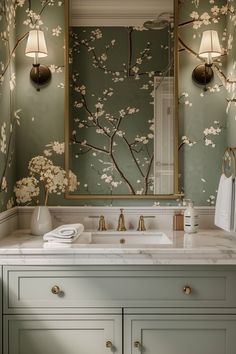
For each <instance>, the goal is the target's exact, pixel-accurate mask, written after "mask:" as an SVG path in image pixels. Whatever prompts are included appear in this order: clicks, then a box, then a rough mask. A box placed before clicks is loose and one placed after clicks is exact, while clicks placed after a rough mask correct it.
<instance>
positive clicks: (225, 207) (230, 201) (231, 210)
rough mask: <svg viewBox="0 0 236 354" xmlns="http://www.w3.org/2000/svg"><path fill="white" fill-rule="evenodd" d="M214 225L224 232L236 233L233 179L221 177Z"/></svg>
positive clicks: (235, 192) (235, 198)
mask: <svg viewBox="0 0 236 354" xmlns="http://www.w3.org/2000/svg"><path fill="white" fill-rule="evenodd" d="M215 225H216V226H218V227H220V228H221V229H224V230H226V231H233V232H236V188H235V177H234V176H230V177H226V176H225V174H222V175H221V178H220V183H219V188H218V193H217V200H216V210H215Z"/></svg>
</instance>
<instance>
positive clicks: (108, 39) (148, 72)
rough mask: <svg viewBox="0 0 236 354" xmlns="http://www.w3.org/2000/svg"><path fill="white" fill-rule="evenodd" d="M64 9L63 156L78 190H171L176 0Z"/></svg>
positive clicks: (86, 193) (143, 193)
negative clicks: (66, 89)
mask: <svg viewBox="0 0 236 354" xmlns="http://www.w3.org/2000/svg"><path fill="white" fill-rule="evenodd" d="M69 10H70V19H69V24H70V26H69V31H68V34H69V44H68V48H69V70H68V77H69V100H68V111H69V113H68V116H69V119H68V137H67V140H68V141H67V143H68V145H69V146H68V156H67V157H68V167H69V168H70V169H71V170H72V171H73V172H74V173H75V174H76V175H77V177H78V181H79V183H80V184H79V187H78V190H77V191H76V193H77V196H78V197H79V198H84V197H88V198H93V197H111V196H112V198H116V197H117V198H119V197H122V196H123V197H129V196H130V197H135V196H137V197H144V198H149V197H154V196H156V195H162V196H168V195H173V194H174V193H176V189H175V187H176V163H177V162H176V160H175V156H174V155H175V145H176V144H175V143H176V136H175V128H176V123H175V121H176V119H177V117H176V114H175V111H176V109H175V102H176V94H177V93H176V89H175V83H176V81H175V72H176V67H175V36H174V28H175V27H174V3H173V1H172V0H167V1H161V0H158V1H155V2H154V1H152V0H150V1H145V2H143V1H142V2H141V1H137V0H136V1H133V0H128V1H125V2H123V1H121V2H117V1H113V0H110V1H88V0H87V1H71V2H70V9H69ZM153 14H155V15H153Z"/></svg>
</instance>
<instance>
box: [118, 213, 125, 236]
mask: <svg viewBox="0 0 236 354" xmlns="http://www.w3.org/2000/svg"><path fill="white" fill-rule="evenodd" d="M123 210H124V209H120V216H119V219H118V226H117V231H126V227H125V217H124V214H123Z"/></svg>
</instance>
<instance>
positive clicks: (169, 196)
mask: <svg viewBox="0 0 236 354" xmlns="http://www.w3.org/2000/svg"><path fill="white" fill-rule="evenodd" d="M157 1H158V0H157ZM173 1H174V102H175V107H174V112H175V115H174V192H173V194H149V195H133V194H130V195H129V194H125V195H124V194H114V195H113V194H112V195H111V194H71V193H70V192H69V189H68V188H67V190H66V192H65V199H71V200H88V199H91V200H92V199H93V200H95V199H100V200H101V199H106V200H117V199H134V200H141V199H145V200H152V199H155V200H157V199H162V200H163V199H169V200H171V199H172V200H173V199H177V198H179V197H180V196H181V195H182V194H181V193H180V192H179V182H178V172H179V154H178V137H179V116H178V111H179V110H178V104H179V102H178V91H179V90H178V76H179V75H178V74H179V54H178V52H179V51H178V19H179V16H178V10H179V0H173ZM69 3H70V0H64V8H65V21H64V25H65V40H64V42H65V60H64V62H65V107H64V117H65V119H64V124H65V125H64V134H65V160H64V165H65V171H66V173H67V176H68V174H69V170H70V166H69V159H70V158H69V152H70V149H69V143H70V137H69V132H70V129H69V124H70V117H69V10H70V8H69Z"/></svg>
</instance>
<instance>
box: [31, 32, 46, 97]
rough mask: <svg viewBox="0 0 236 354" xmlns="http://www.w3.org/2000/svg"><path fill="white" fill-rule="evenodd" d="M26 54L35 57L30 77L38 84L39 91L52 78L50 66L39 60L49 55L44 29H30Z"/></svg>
mask: <svg viewBox="0 0 236 354" xmlns="http://www.w3.org/2000/svg"><path fill="white" fill-rule="evenodd" d="M25 55H26V56H27V57H31V58H34V63H33V67H32V69H31V71H30V78H31V80H32V81H33V82H34V83H36V84H37V86H38V88H37V90H38V91H39V90H40V89H39V86H41V85H44V84H46V83H47V82H48V81H49V80H50V79H51V71H50V69H49V68H48V66H46V65H41V64H39V61H38V60H39V58H44V57H46V56H47V55H48V51H47V46H46V42H45V37H44V32H43V31H41V30H39V29H34V30H31V31H29V35H28V40H27V44H26V49H25Z"/></svg>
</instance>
